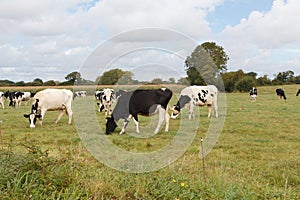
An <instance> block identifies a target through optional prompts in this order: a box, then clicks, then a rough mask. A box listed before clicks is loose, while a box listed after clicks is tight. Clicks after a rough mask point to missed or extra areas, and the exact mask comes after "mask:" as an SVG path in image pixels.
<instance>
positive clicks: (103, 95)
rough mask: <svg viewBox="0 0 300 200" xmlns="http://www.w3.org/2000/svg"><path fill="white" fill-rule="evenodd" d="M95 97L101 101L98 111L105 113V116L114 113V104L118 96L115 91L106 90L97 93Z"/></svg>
mask: <svg viewBox="0 0 300 200" xmlns="http://www.w3.org/2000/svg"><path fill="white" fill-rule="evenodd" d="M95 97H96V99H97V100H100V103H97V105H98V106H99V108H98V111H99V112H102V111H103V110H104V111H105V115H110V114H111V112H112V104H113V102H114V100H115V99H116V94H115V92H114V90H113V89H110V88H106V89H103V90H101V91H96V93H95Z"/></svg>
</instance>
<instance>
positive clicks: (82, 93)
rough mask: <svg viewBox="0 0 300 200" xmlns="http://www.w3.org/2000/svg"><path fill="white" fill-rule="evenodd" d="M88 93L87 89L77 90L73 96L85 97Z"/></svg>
mask: <svg viewBox="0 0 300 200" xmlns="http://www.w3.org/2000/svg"><path fill="white" fill-rule="evenodd" d="M86 94H87V92H86V91H77V92H74V96H73V98H74V99H75V98H76V97H83V98H85V97H86Z"/></svg>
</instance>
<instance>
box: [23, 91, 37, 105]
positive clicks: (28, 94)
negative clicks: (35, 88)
mask: <svg viewBox="0 0 300 200" xmlns="http://www.w3.org/2000/svg"><path fill="white" fill-rule="evenodd" d="M34 95H35V93H33V92H23V95H22V101H25V105H27V104H28V102H29V100H30V99H31V98H32V97H34Z"/></svg>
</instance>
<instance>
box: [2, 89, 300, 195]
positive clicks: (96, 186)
mask: <svg viewBox="0 0 300 200" xmlns="http://www.w3.org/2000/svg"><path fill="white" fill-rule="evenodd" d="M147 87H148V86H147ZM149 87H150V86H149ZM282 87H283V88H284V90H285V92H286V95H287V98H288V99H287V101H286V102H285V101H284V100H279V99H278V97H277V96H276V94H275V89H276V88H277V87H276V86H268V87H258V99H257V102H250V99H249V94H248V93H227V94H226V98H227V103H226V105H225V106H220V107H219V112H220V113H224V114H223V115H222V114H221V115H220V117H223V118H225V123H224V126H223V129H222V133H221V135H220V137H219V139H218V141H217V143H216V145H215V146H214V148H213V149H212V151H211V152H210V153H209V154H208V155H207V156H206V157H205V172H203V167H202V161H201V159H200V157H199V151H200V150H201V148H200V147H201V143H200V138H201V137H203V138H205V136H206V132H207V130H208V127H209V124H210V119H208V118H207V107H203V108H200V109H199V108H198V107H197V109H196V110H198V111H199V110H200V116H199V112H196V113H195V114H196V119H194V120H195V121H197V122H199V124H198V125H199V128H198V129H196V128H195V127H191V124H190V122H189V120H188V119H187V118H188V111H187V109H184V110H183V111H182V113H181V119H176V120H172V119H171V120H170V130H169V132H168V133H165V132H164V131H163V129H162V131H160V132H159V133H158V134H156V135H153V136H152V135H144V136H145V137H144V138H143V135H137V134H136V133H135V128H134V123H133V122H132V121H131V122H130V123H129V125H128V128H127V132H128V134H124V135H119V134H118V131H120V126H119V127H118V128H117V130H116V131H115V133H114V134H112V135H108V136H106V135H103V129H104V128H105V118H106V116H105V115H104V113H98V112H96V110H97V108H96V101H95V100H94V97H93V96H88V97H86V99H83V98H82V99H81V98H78V99H75V100H74V102H73V111H74V109H75V110H76V108H80V109H79V111H80V112H81V114H82V115H83V116H84V115H85V114H90V113H91V112H92V110H93V109H94V110H95V112H94V116H92V117H93V118H91V120H89V118H85V117H82V121H81V123H83V124H86V126H87V127H90V126H89V123H90V122H91V121H92V120H94V118H95V120H96V121H97V122H98V124H99V131H96V132H95V129H94V128H93V127H91V131H92V132H87V133H86V134H87V135H88V134H90V135H92V138H93V137H99V135H100V136H101V137H102V138H104V139H107V140H108V141H110V142H111V144H113V145H115V146H117V147H118V148H120V149H124V150H126V151H129V152H153V151H157V150H159V149H161V148H163V147H164V146H166V145H168V144H169V143H171V141H172V140H173V139H174V138H175V136H176V134H177V131H178V130H179V129H180V126H184V128H185V129H186V130H191V132H192V131H195V130H197V132H196V135H195V138H194V139H193V141H192V143H191V145H190V146H189V148H188V149H187V150H186V151H185V152H184V154H183V155H181V156H180V157H179V159H178V160H176V161H174V162H170V163H169V164H168V165H167V166H166V167H163V168H161V169H159V170H157V171H149V172H145V173H130V172H126V170H125V171H119V170H116V169H113V168H111V167H108V166H107V165H105V164H103V163H101V162H99V161H98V160H97V159H95V157H94V156H93V155H92V153H91V151H90V149H89V148H88V147H86V141H85V142H84V143H83V141H84V140H85V138H84V135H82V134H78V133H77V132H78V127H77V126H76V123H78V121H80V119H81V118H80V115H79V114H78V112H77V114H74V120H75V122H76V123H75V122H74V120H73V122H72V125H68V124H67V120H68V118H67V116H66V115H64V116H63V117H62V119H61V121H60V122H59V123H58V124H57V125H56V124H55V123H54V121H55V120H56V118H57V116H58V112H57V111H52V112H51V111H49V112H47V113H46V115H45V119H44V121H43V126H42V127H40V126H37V127H36V128H35V129H30V128H29V123H28V120H27V119H25V118H24V117H23V114H28V113H29V112H30V107H31V105H30V104H29V105H27V106H24V104H22V106H21V108H19V109H17V108H8V107H7V104H6V108H5V109H4V110H2V109H0V121H2V123H1V124H0V130H1V133H2V134H1V138H0V198H1V199H300V171H299V166H300V123H299V122H300V97H296V96H295V94H296V92H297V90H298V89H299V88H300V86H299V85H285V86H282ZM13 89H14V90H17V89H16V88H13ZM20 89H22V90H24V88H20ZM170 89H172V90H173V91H174V94H175V95H174V96H173V98H172V99H171V102H170V106H172V105H173V104H175V103H176V101H177V99H176V95H177V97H178V94H179V92H180V88H179V87H178V86H170ZM5 90H6V88H0V91H5ZM33 90H37V89H36V88H33ZM90 92H91V93H92V91H90ZM223 95H224V94H223ZM91 102H92V103H91ZM6 103H7V102H6ZM86 105H89V107H88V109H85V106H86ZM89 109H92V110H89ZM225 110H226V115H225ZM169 113H170V110H169ZM199 117H200V119H199ZM121 124H122V122H120V125H121ZM140 126H141V127H140V128H141V133H140V134H143V132H142V130H143V128H144V130H145V129H146V128H149V130H150V132H151V131H152V130H154V128H153V127H155V126H156V118H155V117H151V118H149V117H148V118H147V117H140ZM147 130H148V129H147ZM101 131H102V134H101ZM146 132H147V133H148V131H146ZM151 134H152V132H151ZM101 144H102V143H101V142H100V143H99V145H101ZM97 153H99V154H101V152H97ZM103 154H106V155H108V156H109V152H107V151H103ZM110 159H112V160H113V159H115V157H114V156H111V157H110ZM114 161H115V162H118V160H114ZM120 162H121V161H120ZM204 174H205V177H204Z"/></svg>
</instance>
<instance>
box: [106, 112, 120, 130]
mask: <svg viewBox="0 0 300 200" xmlns="http://www.w3.org/2000/svg"><path fill="white" fill-rule="evenodd" d="M117 126H118V125H117V123H116V122H115V119H114V117H113V116H112V117H107V118H106V131H105V134H111V133H112V132H114V130H115V129H116V128H117Z"/></svg>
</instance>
